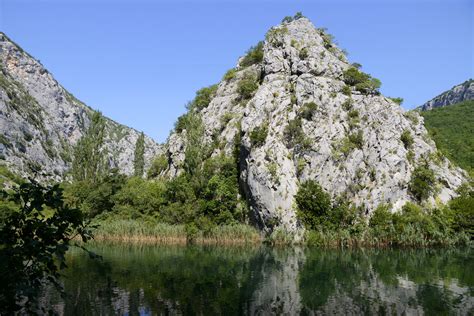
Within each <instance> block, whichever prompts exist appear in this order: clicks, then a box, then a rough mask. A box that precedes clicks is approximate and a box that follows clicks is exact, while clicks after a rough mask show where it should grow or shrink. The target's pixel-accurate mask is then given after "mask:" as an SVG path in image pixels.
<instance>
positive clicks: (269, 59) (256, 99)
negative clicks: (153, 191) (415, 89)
mask: <svg viewBox="0 0 474 316" xmlns="http://www.w3.org/2000/svg"><path fill="white" fill-rule="evenodd" d="M244 60H245V59H244V58H241V59H240V60H239V63H238V65H237V67H236V68H235V71H234V72H232V73H229V74H228V75H226V76H225V79H224V80H223V81H222V82H220V83H219V84H218V86H217V90H216V92H215V94H214V96H213V98H212V100H211V101H210V103H209V105H208V106H206V107H204V108H202V109H195V110H192V111H194V114H195V115H198V116H199V117H200V118H201V120H202V122H203V124H202V126H203V135H202V140H201V142H202V145H203V146H204V144H212V143H214V144H217V145H215V146H214V147H213V155H214V156H216V155H218V154H220V153H225V154H226V155H229V156H230V155H232V154H235V148H238V149H239V150H238V152H239V155H240V159H239V161H240V166H239V173H240V184H241V186H242V190H243V192H245V195H246V198H247V199H248V201H249V204H250V207H251V212H252V214H253V215H254V220H255V222H256V223H257V224H258V225H259V227H261V228H262V229H265V230H272V229H274V228H275V227H277V226H280V227H283V228H285V229H287V230H290V231H294V230H297V229H298V227H300V224H299V223H298V220H297V217H296V211H295V202H294V196H295V194H296V193H297V190H298V186H299V184H300V183H302V182H304V181H306V180H309V179H314V180H316V181H317V182H318V183H319V184H320V185H321V186H322V187H323V188H324V189H326V190H327V191H328V192H329V193H330V194H331V195H332V196H333V197H336V196H344V197H345V198H346V199H348V200H349V201H351V202H352V203H354V204H355V205H357V206H360V207H362V208H363V209H365V211H366V213H370V212H371V211H373V210H374V209H375V208H376V207H377V206H378V205H379V204H381V203H391V204H392V205H393V206H394V209H395V210H396V209H399V208H400V207H401V206H403V205H404V204H405V203H406V202H408V201H413V197H412V196H411V194H410V192H409V190H408V184H409V182H410V179H411V176H412V173H413V170H414V168H415V167H416V166H417V165H418V164H419V163H421V161H424V160H428V161H429V165H430V168H431V169H432V170H434V172H435V174H436V179H437V185H436V192H437V193H436V194H435V196H433V197H431V198H430V199H429V201H428V203H434V202H435V200H441V201H447V200H449V199H450V198H451V197H453V196H454V195H455V189H456V188H457V187H458V186H459V185H460V184H461V183H462V182H463V181H464V177H465V176H464V173H463V171H462V170H460V169H457V168H454V167H452V166H451V164H450V162H449V161H448V160H447V159H445V158H443V157H441V156H440V155H439V153H438V152H437V150H436V147H435V144H434V143H433V141H432V140H431V139H430V138H429V136H428V134H427V131H426V129H425V127H424V125H423V118H422V117H420V116H419V115H418V114H417V113H406V112H405V111H404V110H403V109H402V108H401V107H400V106H399V105H398V104H397V103H395V102H393V101H392V100H391V99H390V98H386V97H384V96H382V95H380V94H378V93H361V92H359V91H356V89H355V88H354V87H349V86H347V85H346V83H345V82H344V72H345V71H346V70H347V69H349V68H350V67H351V64H349V63H348V61H347V59H346V57H345V55H344V53H343V52H342V51H341V50H340V49H338V48H337V47H336V46H335V45H334V44H332V43H331V41H330V37H329V36H328V35H327V34H326V33H325V32H324V31H323V30H321V29H316V28H315V27H314V26H313V24H312V23H311V22H310V21H309V20H308V19H306V18H299V19H295V20H293V21H290V22H285V23H282V24H281V25H278V26H276V27H274V28H272V29H271V30H270V31H269V32H268V34H267V35H266V40H265V41H264V43H263V59H262V60H261V61H259V62H258V63H254V64H253V65H248V64H249V63H248V62H247V61H246V62H244ZM243 64H245V67H244V65H243ZM249 78H256V80H255V82H254V83H255V84H256V85H257V88H256V90H255V91H254V92H253V93H252V94H251V95H249V93H248V92H249V91H251V90H252V88H251V85H247V86H246V87H245V86H244V85H243V84H242V81H245V80H247V81H249ZM250 81H251V80H250ZM246 88H247V89H246ZM349 88H350V90H348V89H349ZM404 133H405V136H406V135H407V134H409V135H411V136H410V137H411V138H412V144H409V146H407V145H406V144H404V141H403V136H402V135H403V134H404ZM188 134H189V133H188V131H186V130H185V129H184V130H182V129H177V130H176V131H175V132H173V133H172V134H171V135H170V137H169V139H168V142H167V144H165V146H164V150H165V154H166V158H167V159H168V161H169V166H168V168H167V170H165V171H163V175H167V176H169V177H174V176H176V175H178V174H179V173H181V172H182V169H183V164H184V160H185V157H186V148H187V146H188V145H189V144H188V143H187V142H188V140H189V137H187V135H188ZM216 139H217V140H219V142H217V143H216V141H215V140H216Z"/></svg>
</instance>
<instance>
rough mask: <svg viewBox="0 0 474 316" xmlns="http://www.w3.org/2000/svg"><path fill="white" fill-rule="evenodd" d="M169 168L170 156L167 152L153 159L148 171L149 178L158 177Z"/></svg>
mask: <svg viewBox="0 0 474 316" xmlns="http://www.w3.org/2000/svg"><path fill="white" fill-rule="evenodd" d="M167 168H168V158H167V157H166V155H165V154H161V155H159V156H158V157H155V159H153V161H152V163H151V166H150V169H148V172H147V178H148V179H151V178H156V177H158V176H159V175H160V174H161V173H162V172H163V171H165V170H166V169H167Z"/></svg>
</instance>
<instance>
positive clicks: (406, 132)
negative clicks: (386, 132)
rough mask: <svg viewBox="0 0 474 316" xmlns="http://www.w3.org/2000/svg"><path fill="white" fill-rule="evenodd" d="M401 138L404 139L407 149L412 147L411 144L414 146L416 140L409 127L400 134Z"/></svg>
mask: <svg viewBox="0 0 474 316" xmlns="http://www.w3.org/2000/svg"><path fill="white" fill-rule="evenodd" d="M400 140H401V141H402V143H403V145H404V146H405V148H406V149H410V148H411V146H413V142H414V140H413V136H411V133H410V131H409V130H407V129H406V130H404V131H403V132H402V135H401V136H400Z"/></svg>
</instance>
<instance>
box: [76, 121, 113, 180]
mask: <svg viewBox="0 0 474 316" xmlns="http://www.w3.org/2000/svg"><path fill="white" fill-rule="evenodd" d="M104 137H105V119H104V117H103V116H102V113H100V112H94V114H93V115H92V118H91V124H90V126H89V128H88V129H87V131H86V133H85V134H84V135H83V136H82V138H81V139H80V140H79V141H78V142H77V144H76V147H75V148H74V159H73V162H72V176H73V179H74V180H75V181H90V182H92V183H96V182H98V181H99V180H100V179H102V178H103V177H104V175H106V174H107V172H108V169H109V165H108V163H107V152H106V150H105V149H104V148H103V145H104Z"/></svg>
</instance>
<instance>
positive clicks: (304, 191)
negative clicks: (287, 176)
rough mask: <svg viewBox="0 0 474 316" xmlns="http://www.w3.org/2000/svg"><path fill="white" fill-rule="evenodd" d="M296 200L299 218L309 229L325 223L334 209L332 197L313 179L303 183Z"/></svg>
mask: <svg viewBox="0 0 474 316" xmlns="http://www.w3.org/2000/svg"><path fill="white" fill-rule="evenodd" d="M295 200H296V205H297V207H298V209H297V215H298V218H299V219H300V220H301V222H302V223H303V224H304V226H305V227H306V228H307V229H316V228H317V227H319V226H320V225H321V224H323V223H325V222H326V221H327V218H328V215H329V213H330V212H331V210H332V205H331V197H330V196H329V194H328V193H327V192H326V191H324V189H323V188H322V187H321V186H320V185H319V184H318V183H317V182H316V181H313V180H308V181H306V182H304V183H302V184H301V186H300V188H299V189H298V192H297V193H296V196H295Z"/></svg>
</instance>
